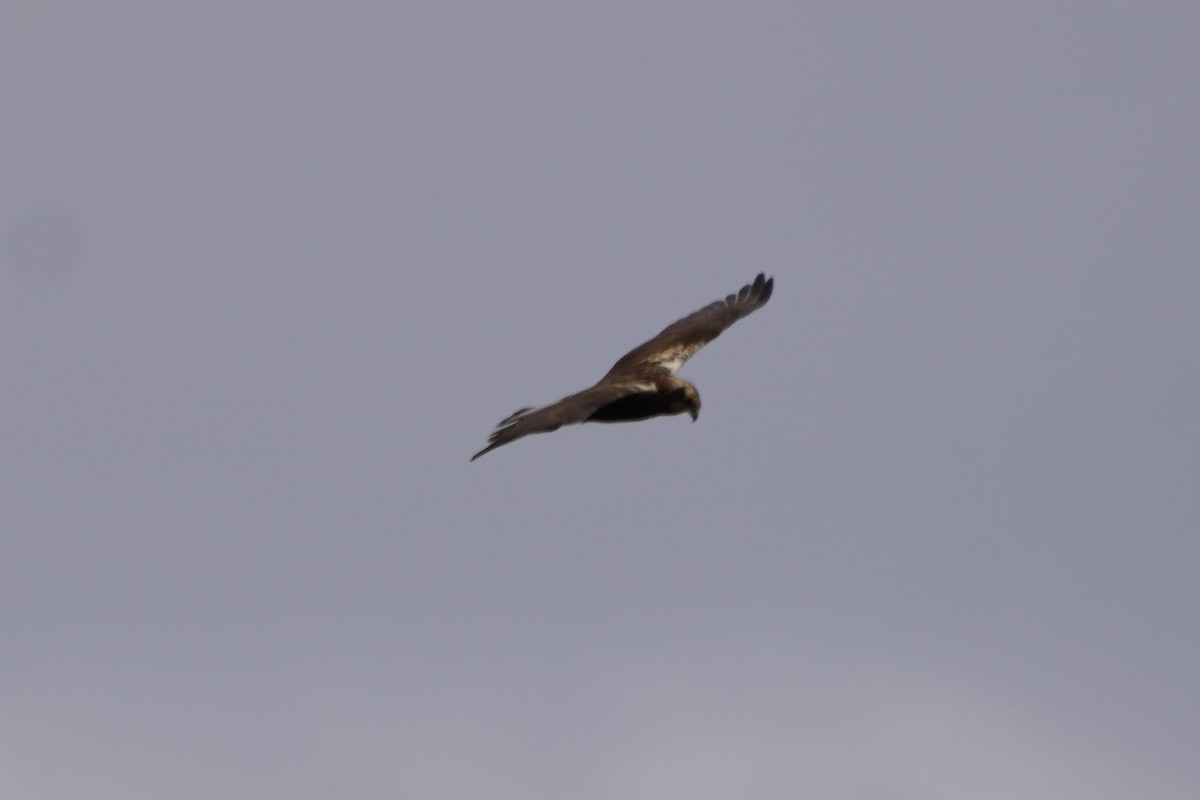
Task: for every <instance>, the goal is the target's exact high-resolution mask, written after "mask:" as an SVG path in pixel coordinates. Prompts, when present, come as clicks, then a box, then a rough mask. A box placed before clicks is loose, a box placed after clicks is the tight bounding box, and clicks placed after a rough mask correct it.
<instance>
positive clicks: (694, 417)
mask: <svg viewBox="0 0 1200 800" xmlns="http://www.w3.org/2000/svg"><path fill="white" fill-rule="evenodd" d="M688 416H690V417H691V418H692V422H695V421H696V420H697V419H699V417H700V409H698V408H691V409H688Z"/></svg>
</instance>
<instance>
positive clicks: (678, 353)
mask: <svg viewBox="0 0 1200 800" xmlns="http://www.w3.org/2000/svg"><path fill="white" fill-rule="evenodd" d="M700 347H701V345H676V346H674V347H672V348H670V349H668V350H663V351H662V352H660V353H656V354H655V355H654V356H653V357H652V358H650V359H649V361H650V363H651V364H656V365H658V366H660V367H663V368H664V369H666V370H667V371H669V372H670V373H671V374H672V375H674V374H675V373H677V372H679V368H680V367H682V366H683V363H684V362H685V361H687V360H688V359H689V358H691V357H692V356H693V355H695V353H696V351H697V350H699V349H700Z"/></svg>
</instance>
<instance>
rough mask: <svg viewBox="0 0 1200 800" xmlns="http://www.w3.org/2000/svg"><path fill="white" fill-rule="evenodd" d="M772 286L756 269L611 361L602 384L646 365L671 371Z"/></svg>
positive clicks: (762, 300) (760, 301)
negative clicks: (733, 289)
mask: <svg viewBox="0 0 1200 800" xmlns="http://www.w3.org/2000/svg"><path fill="white" fill-rule="evenodd" d="M774 288H775V279H774V278H766V277H765V276H764V275H763V274H762V273H761V272H760V273H758V277H757V278H755V279H754V282H753V283H750V284H747V285H746V286H743V287H742V288H741V289H740V290H738V292H737V293H736V294H731V295H729V296H728V297H726V298H725V299H724V300H717V301H716V302H714V303H709V304H708V305H706V306H705V307H704V308H702V309H700V310H699V311H693V312H692V313H691V314H688V315H687V316H686V317H684V318H683V319H681V320H679V321H678V322H672V323H671V324H670V325H668V326H667V327H665V328H663V330H662V332H661V333H660V334H658V336H655V337H654V338H653V339H651V340H650V341H648V342H646V343H645V344H641V345H638V346H637V347H635V348H633V349H632V350H630V351H629V352H628V353H626V354H625V355H624V356H622V357H621V360H620V361H618V362H617V363H616V364H613V367H612V369H610V370H609V371H608V374H607V375H605V376H604V377H603V378H602V379H601V381H600V382H601V384H603V383H604V382H606V381H610V380H612V381H619V380H621V379H623V378H626V377H628V376H631V375H636V374H638V373H639V372H642V371H644V370H645V369H646V368H647V367H649V368H652V369H653V368H659V369H665V370H667V371H668V372H670V373H671V374H672V375H674V374H675V373H676V372H678V371H679V368H680V367H682V366H683V362H685V361H687V360H688V359H689V358H691V357H692V356H693V355H695V354H696V351H697V350H699V349H700V348H701V347H704V345H706V344H708V343H709V342H711V341H712V340H713V339H715V338H717V337H718V336H720V335H721V332H722V331H724V330H725V329H726V328H728V327H729V326H730V325H732V324H733V323H735V322H737V321H738V320H739V319H741V318H742V317H744V316H746V315H747V314H750V313H752V312H754V311H756V310H758V309H759V308H762V307H763V306H764V305H766V303H767V301H768V300H770V299H771V291H772V290H773V289H774Z"/></svg>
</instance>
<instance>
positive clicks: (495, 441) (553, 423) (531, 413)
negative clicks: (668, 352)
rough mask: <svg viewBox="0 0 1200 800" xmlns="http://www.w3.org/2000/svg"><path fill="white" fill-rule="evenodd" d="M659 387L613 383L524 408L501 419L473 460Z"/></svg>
mask: <svg viewBox="0 0 1200 800" xmlns="http://www.w3.org/2000/svg"><path fill="white" fill-rule="evenodd" d="M656 388H657V387H655V385H654V384H653V383H645V382H641V381H632V380H631V381H620V382H611V383H606V384H603V385H599V384H598V385H596V386H593V387H592V388H590V389H584V390H583V391H582V392H576V393H575V394H573V395H569V396H567V397H564V398H563V399H562V400H559V401H558V402H557V403H552V404H551V405H548V406H543V407H542V408H522V409H520V410H518V411H515V412H513V413H512V414H511V415H510V416H508V417H506V418H505V419H502V420H500V424H499V425H497V426H496V430H494V431H493V432H492V435H491V436H489V437H488V446H487V447H485V448H483V449H482V450H480V451H479V452H478V453H476V454H475V455H473V456H471V460H472V461H474V460H475V459H477V458H479V457H480V456H481V455H483V454H484V453H487V452H490V451H492V450H495V449H496V448H497V447H500V446H502V445H506V444H508V443H509V442H514V441H516V440H517V439H520V438H521V437H522V436H528V435H529V434H531V433H548V432H549V431H554V430H558V429H559V428H561V427H562V426H563V425H572V424H574V423H576V422H583V421H584V420H586V419H587V418H588V417H590V416H591V415H592V414H594V413H596V412H597V411H598V410H600V409H601V408H602V407H604V406H606V405H608V404H609V403H611V402H613V401H614V400H620V399H621V398H622V397H628V396H629V395H632V394H637V393H638V392H648V391H654V390H655V389H656Z"/></svg>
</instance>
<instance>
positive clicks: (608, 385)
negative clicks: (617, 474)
mask: <svg viewBox="0 0 1200 800" xmlns="http://www.w3.org/2000/svg"><path fill="white" fill-rule="evenodd" d="M773 289H774V279H773V278H770V279H767V278H764V276H763V275H762V273H759V275H758V277H756V278H755V279H754V282H753V283H751V284H749V285H747V286H743V287H742V288H741V290H740V291H738V292H737V293H736V294H731V295H729V296H728V297H726V298H725V299H724V300H718V301H716V302H714V303H710V304H709V305H707V306H705V307H704V308H702V309H700V310H699V311H696V312H694V313H692V314H689V315H687V316H686V317H684V318H683V319H681V320H679V321H677V322H674V323H672V324H671V325H668V326H667V327H666V328H664V329H663V330H662V332H661V333H659V334H658V335H657V336H655V337H654V338H653V339H651V340H650V341H648V342H645V343H644V344H641V345H639V346H637V347H635V348H634V349H633V350H630V351H629V352H628V353H626V354H625V355H624V356H622V357H621V359H620V360H619V361H617V363H616V364H614V365H613V366H612V369H610V370H609V371H608V373H607V374H605V376H604V377H603V378H601V379H600V380H599V381H597V383H596V384H595V385H594V386H592V387H590V388H588V389H584V390H583V391H582V392H576V393H575V394H572V395H568V396H567V397H564V398H563V399H562V400H559V401H558V402H557V403H553V404H551V405H548V406H543V407H542V408H522V409H520V410H518V411H516V412H514V413H513V414H511V415H510V416H508V417H507V418H505V419H503V420H501V421H500V424H499V425H498V426H497V427H496V430H495V431H494V432H493V433H492V435H491V436H490V437H489V438H488V446H487V447H485V448H484V449H482V450H480V451H479V452H478V453H476V454H475V455H474V456H472V457H471V460H472V461H474V460H475V459H477V458H479V457H480V456H481V455H483V454H484V453H487V452H489V451H491V450H494V449H496V448H497V447H500V446H502V445H506V444H508V443H509V442H512V441H515V440H517V439H520V438H521V437H522V436H528V435H529V434H531V433H546V432H549V431H553V430H558V429H559V428H560V427H562V426H563V425H570V424H573V423H577V422H632V421H635V420H642V419H649V418H650V417H658V416H664V415H671V414H682V413H685V412H686V413H688V414H690V415H691V417H692V421H695V420H696V417H697V416H699V414H700V393H699V392H697V391H696V387H695V386H693V385H692V384H691V383H689V382H688V381H685V380H683V379H682V378H679V377H677V376H676V374H675V373H676V372H678V370H679V368H680V367H681V366H683V363H684V362H685V361H687V360H688V358H690V357H691V356H692V355H694V354H695V352H696V351H697V350H699V349H700V348H701V347H703V346H704V345H706V344H707V343H709V342H711V341H712V340H713V339H715V338H717V337H718V336H720V335H721V332H722V331H724V330H725V329H726V328H728V327H729V326H730V325H732V324H733V323H734V322H736V321H737V320H739V319H741V318H742V317H744V316H746V315H747V314H749V313H751V312H753V311H755V310H757V309H759V308H761V307H762V306H763V305H765V304H766V302H767V300H769V299H770V297H771V291H772V290H773Z"/></svg>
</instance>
